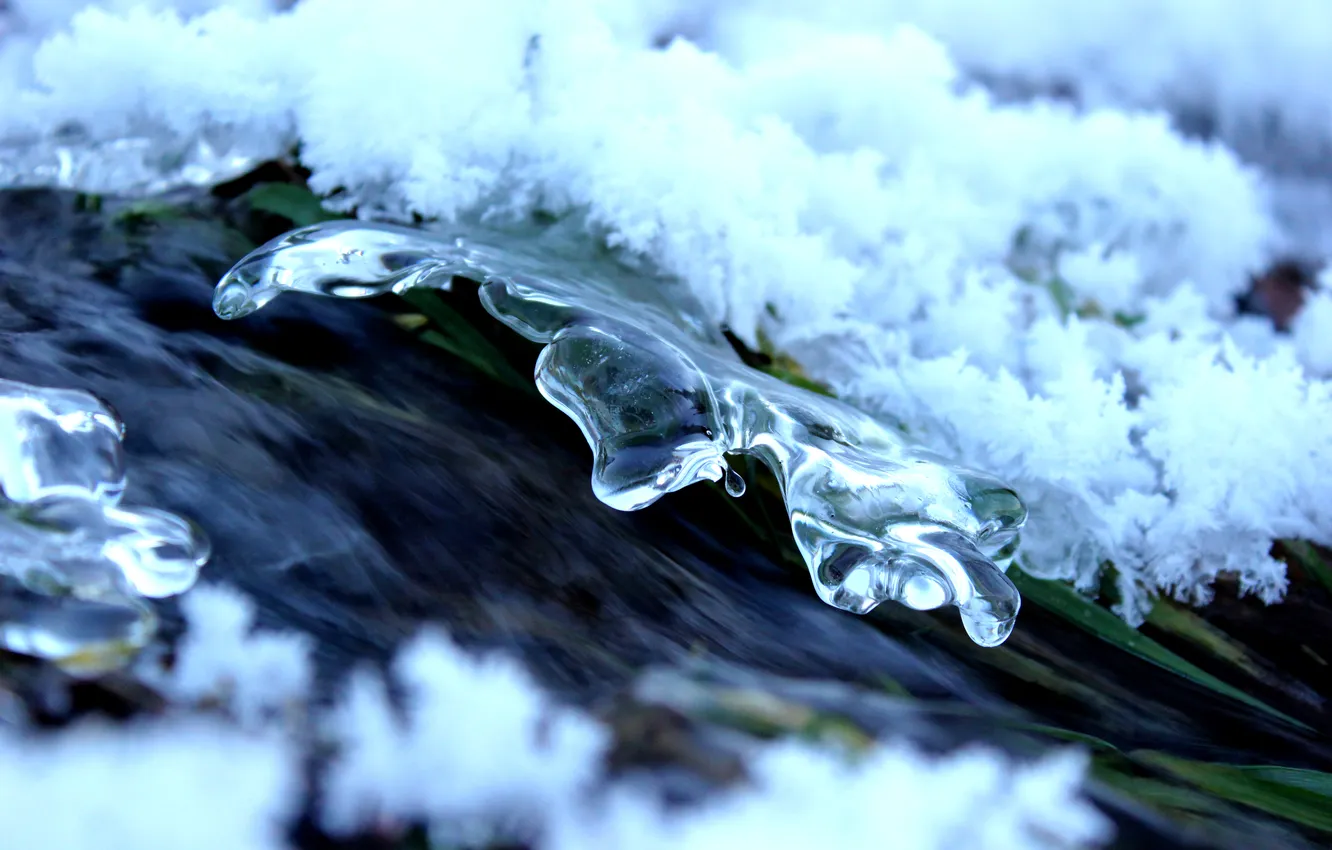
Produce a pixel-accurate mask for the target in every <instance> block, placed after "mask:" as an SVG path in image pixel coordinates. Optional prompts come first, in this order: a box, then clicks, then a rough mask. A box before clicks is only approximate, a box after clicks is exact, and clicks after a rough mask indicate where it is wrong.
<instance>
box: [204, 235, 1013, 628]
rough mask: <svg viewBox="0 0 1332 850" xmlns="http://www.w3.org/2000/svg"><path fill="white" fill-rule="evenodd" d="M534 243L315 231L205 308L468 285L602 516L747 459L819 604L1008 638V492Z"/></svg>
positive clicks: (658, 297)
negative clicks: (506, 337)
mask: <svg viewBox="0 0 1332 850" xmlns="http://www.w3.org/2000/svg"><path fill="white" fill-rule="evenodd" d="M549 241H550V240H549V239H546V238H539V237H532V238H528V239H516V238H514V237H512V236H506V235H504V234H499V233H493V232H486V231H480V230H473V231H468V232H463V233H461V235H455V236H452V237H450V238H441V237H439V236H437V235H431V234H429V233H426V232H423V231H419V230H411V229H407V228H399V227H393V226H389V225H382V224H369V223H364V222H332V223H325V224H319V225H314V226H311V227H305V228H301V229H298V230H295V231H292V232H290V233H288V234H285V235H283V236H281V237H279V238H277V239H275V240H273V241H271V242H269V243H268V244H267V245H264V246H263V247H261V248H259V249H258V250H256V251H255V252H253V253H252V254H250V255H249V256H247V257H246V258H244V259H243V260H241V261H240V262H239V263H237V264H236V266H235V267H234V268H233V269H232V270H231V271H230V272H228V273H227V275H226V276H225V277H224V278H223V279H222V281H221V282H220V283H219V284H218V287H217V290H216V292H215V294H214V300H213V306H214V309H215V310H216V312H217V313H218V315H220V316H221V317H223V318H226V319H236V318H240V317H242V316H245V315H247V314H249V313H251V312H253V311H255V310H257V309H259V308H261V307H263V306H264V305H265V304H267V303H268V302H270V301H271V300H272V299H273V298H274V297H276V296H277V295H279V294H281V293H283V292H307V293H313V294H319V295H331V296H338V297H343V298H365V297H370V296H374V295H380V294H384V293H388V292H395V293H402V292H404V291H405V290H407V289H410V288H413V287H434V288H439V289H446V288H448V286H449V283H450V281H451V279H452V278H453V277H454V276H460V277H466V278H471V279H474V280H477V281H479V282H480V284H481V289H480V297H481V301H482V303H483V304H484V305H485V308H486V310H488V311H489V312H490V313H491V314H492V315H493V316H495V318H497V319H499V320H500V321H501V322H503V323H504V324H505V325H507V326H509V327H510V328H512V329H513V330H514V331H516V332H518V333H519V334H521V335H523V336H524V337H526V338H527V339H530V340H533V341H535V342H539V343H544V344H545V348H544V349H543V350H542V352H541V355H540V357H539V358H538V360H537V366H536V383H537V387H538V388H539V389H540V391H541V394H542V395H543V396H544V397H545V398H546V399H547V400H548V401H550V402H551V403H552V404H554V405H555V406H556V407H558V408H559V409H560V410H562V411H564V413H566V414H567V415H568V416H569V417H570V418H572V419H573V420H574V421H575V422H576V423H578V427H579V428H580V429H581V430H582V432H583V436H584V437H585V438H586V439H587V442H588V445H589V446H591V449H592V454H593V465H592V488H593V490H594V491H595V493H596V495H597V497H598V498H599V499H601V501H603V502H605V503H606V504H607V505H610V506H611V507H613V508H618V509H620V510H638V509H640V508H644V507H646V506H648V505H650V504H652V503H653V502H655V501H656V500H657V499H659V498H661V497H662V496H663V495H665V494H666V493H670V492H673V491H675V490H679V489H681V488H682V487H686V486H688V485H690V484H693V483H695V482H698V481H703V480H709V481H723V480H724V482H725V485H726V489H727V490H728V492H730V493H731V494H732V495H737V496H738V495H740V494H741V493H743V491H744V482H743V480H741V479H740V476H739V475H738V474H737V473H736V471H735V470H734V469H732V468H731V467H730V466H729V464H728V460H727V458H728V456H730V455H737V454H738V455H750V456H753V457H755V458H757V459H759V460H761V461H762V462H763V463H765V464H767V466H768V467H769V468H770V469H771V470H772V471H773V473H774V474H775V475H776V477H777V480H778V482H779V483H780V485H781V490H782V495H783V498H784V499H785V502H786V509H787V513H788V515H789V517H790V521H791V529H792V531H793V533H794V535H795V541H796V544H797V546H798V547H799V549H800V552H801V554H802V555H803V556H804V559H805V562H806V564H807V565H808V567H809V572H810V575H811V577H812V578H813V580H814V587H815V589H816V590H817V592H818V594H819V596H820V597H821V598H822V599H823V600H824V601H825V602H827V603H829V604H831V605H834V606H836V607H838V608H841V609H844V610H846V611H852V612H855V613H859V614H863V613H865V612H868V611H870V610H871V609H873V608H874V607H875V606H877V605H878V604H879V603H880V602H883V601H885V600H894V601H897V602H900V603H902V604H904V605H907V606H909V607H911V608H915V609H918V610H929V609H934V608H939V607H941V606H944V605H950V604H951V605H955V606H957V608H958V609H959V610H960V612H961V616H962V622H963V624H964V626H965V627H966V630H967V633H968V634H969V635H970V636H971V637H972V639H973V640H975V641H976V642H977V643H979V644H981V645H983V646H995V645H998V644H999V643H1002V642H1003V641H1004V639H1005V638H1007V637H1008V635H1009V634H1010V633H1011V632H1012V630H1013V624H1014V621H1015V619H1016V617H1017V612H1018V607H1019V604H1020V602H1021V600H1020V598H1019V596H1018V592H1017V589H1016V588H1015V587H1014V586H1013V583H1012V582H1011V581H1009V579H1008V577H1007V576H1006V575H1005V574H1004V569H1005V568H1006V567H1007V564H1008V563H1009V562H1010V561H1011V559H1012V556H1013V554H1014V552H1015V550H1016V546H1017V534H1018V530H1019V529H1020V528H1021V526H1022V524H1023V522H1024V521H1025V520H1026V509H1025V508H1024V507H1023V504H1022V502H1021V500H1020V499H1019V498H1018V496H1017V494H1016V493H1014V492H1013V491H1012V490H1011V489H1009V488H1008V487H1007V486H1005V485H1004V484H1003V483H1002V482H1000V481H998V480H996V479H995V478H993V477H991V476H988V475H985V474H984V473H980V472H976V471H973V470H969V469H962V468H959V467H957V466H953V465H951V464H949V463H948V462H946V461H945V460H944V459H942V458H939V457H937V456H935V455H933V454H931V453H929V452H927V451H925V450H924V449H922V448H920V447H917V446H914V445H912V444H910V443H909V442H907V441H906V440H904V439H903V438H902V436H901V435H900V434H899V433H898V432H897V431H896V430H895V429H893V428H891V427H890V426H887V425H885V424H883V423H881V422H879V421H878V420H876V419H874V418H873V417H871V416H869V415H867V414H865V413H863V412H862V411H859V410H857V409H856V408H853V407H851V406H850V405H847V404H845V403H843V402H840V401H837V400H836V399H831V398H827V397H825V396H821V395H818V394H817V393H813V392H810V391H808V390H805V389H802V388H799V387H795V386H791V385H789V384H787V383H785V382H783V381H781V380H778V379H776V378H773V377H771V376H769V375H766V374H764V373H762V372H760V371H758V370H755V369H752V368H750V367H748V366H746V365H745V364H743V363H742V362H741V361H740V360H739V358H738V357H737V356H736V355H735V353H734V351H733V350H731V348H730V347H729V346H728V345H727V344H726V342H725V340H724V339H723V338H722V337H721V336H720V334H719V333H718V332H717V330H716V329H714V328H711V327H710V326H709V325H708V323H707V322H705V321H702V320H701V319H700V318H699V316H698V314H697V313H695V312H691V311H690V310H689V309H688V308H687V306H682V305H684V304H685V299H683V298H679V297H668V296H667V295H665V294H663V293H665V292H666V291H667V290H668V289H670V288H671V287H672V286H674V285H675V284H672V283H671V282H669V281H663V280H660V279H651V280H649V279H648V278H647V277H646V276H644V275H634V274H631V273H630V272H629V271H628V270H627V269H625V268H623V267H621V266H619V265H617V264H616V263H615V262H614V261H612V260H610V259H608V258H605V257H600V258H596V257H593V258H588V257H585V256H584V257H578V256H573V255H570V254H569V253H568V252H567V251H561V250H560V246H553V245H550V244H548V243H549ZM677 294H678V293H677Z"/></svg>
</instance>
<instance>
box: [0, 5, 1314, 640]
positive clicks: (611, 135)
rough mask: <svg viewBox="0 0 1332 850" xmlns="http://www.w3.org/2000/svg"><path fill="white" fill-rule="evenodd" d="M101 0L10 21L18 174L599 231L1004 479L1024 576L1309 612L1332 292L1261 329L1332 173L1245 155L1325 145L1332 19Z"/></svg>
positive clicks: (1092, 9)
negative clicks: (1216, 588)
mask: <svg viewBox="0 0 1332 850" xmlns="http://www.w3.org/2000/svg"><path fill="white" fill-rule="evenodd" d="M85 5H86V4H85V3H80V2H55V3H53V2H49V0H40V1H39V0H18V2H14V0H11V6H12V7H13V9H12V11H11V12H10V14H9V17H8V18H7V20H8V21H9V28H10V30H11V31H12V32H11V33H10V35H9V37H8V39H7V41H6V42H3V44H8V45H9V46H8V47H7V48H5V49H4V50H3V52H2V53H0V60H2V61H3V67H4V72H5V74H4V78H3V79H0V97H3V104H4V106H3V109H2V110H0V139H9V140H10V141H11V144H10V145H9V147H8V148H6V149H5V152H4V155H3V156H0V182H11V183H13V182H23V181H25V180H33V179H38V180H44V181H48V182H50V181H57V182H66V183H75V184H78V185H80V186H81V187H82V188H85V189H115V188H142V187H144V186H145V185H155V184H152V183H151V181H148V180H147V177H146V175H150V174H162V173H164V172H163V171H162V170H161V169H167V170H168V171H169V170H170V169H172V168H174V169H176V171H175V172H174V174H175V177H176V178H178V179H186V180H188V179H196V180H198V179H204V178H205V177H209V176H213V177H215V176H216V174H217V172H218V169H220V168H224V167H225V166H226V165H227V163H229V162H233V161H235V162H248V161H253V158H254V157H259V156H267V155H273V154H277V153H280V152H282V151H283V150H285V149H287V147H288V146H290V145H291V144H293V143H296V142H299V143H300V145H301V148H300V151H301V158H302V161H303V162H304V163H305V164H306V165H308V166H309V167H310V168H312V169H313V171H314V176H313V178H312V185H313V187H314V188H315V189H317V190H320V191H322V192H336V194H335V198H336V202H337V203H341V204H344V205H347V206H351V205H355V206H356V207H357V208H358V209H359V211H360V214H361V215H363V216H367V217H404V216H406V215H407V214H408V213H409V212H416V213H420V214H422V215H426V216H436V217H444V218H448V217H452V216H456V215H459V214H464V213H469V212H475V211H482V212H484V213H487V214H489V215H493V216H506V215H518V214H524V213H529V212H531V211H532V210H534V209H540V210H543V211H546V212H550V213H555V214H569V215H577V216H581V217H583V218H585V220H586V223H587V227H588V229H589V230H590V231H591V232H592V233H593V234H595V235H596V236H598V237H600V238H604V239H605V240H607V241H608V242H609V243H610V244H612V245H614V246H617V247H619V248H621V249H623V250H624V251H625V252H627V253H630V254H634V255H644V256H646V257H648V258H649V259H651V260H652V261H654V262H655V263H656V264H658V265H659V266H661V267H662V268H663V269H665V270H666V271H668V272H670V273H673V274H676V275H679V276H680V277H682V278H683V279H685V280H686V281H688V283H689V284H690V285H691V286H692V288H693V289H694V290H695V292H696V293H697V295H698V296H699V297H700V298H701V300H702V301H703V302H704V304H705V305H706V306H707V307H708V308H709V309H710V310H711V311H712V313H713V315H714V316H715V317H716V318H717V319H718V320H720V321H724V322H726V323H727V324H728V325H729V326H730V327H731V328H732V329H733V330H734V331H735V332H736V333H737V334H739V335H740V336H741V337H742V338H743V339H745V340H747V341H749V342H751V343H754V342H756V340H757V337H758V335H759V334H760V333H763V334H765V335H766V336H767V337H768V338H769V339H771V340H772V341H773V342H774V343H775V344H776V345H777V346H778V347H781V348H784V349H786V350H788V351H798V352H799V353H800V358H801V360H802V361H803V363H804V365H805V366H806V367H807V368H808V369H809V370H811V371H812V372H813V373H814V374H815V375H817V376H818V377H821V378H824V379H826V380H828V381H830V382H831V384H832V385H833V387H834V388H835V389H836V390H837V391H838V392H839V394H841V395H842V396H844V397H846V398H848V399H850V400H853V401H855V402H857V403H858V404H860V405H861V406H863V407H866V408H868V409H870V410H872V411H875V412H882V413H884V414H886V415H889V416H892V417H894V418H896V419H898V420H900V421H901V422H902V423H903V424H905V425H906V426H907V427H908V428H909V430H910V432H911V433H912V434H913V435H916V436H918V437H919V438H920V439H922V440H924V441H925V442H927V443H929V444H931V445H932V446H933V447H936V448H938V449H941V450H943V451H944V452H946V453H949V454H951V455H954V456H956V457H958V458H959V459H960V460H961V461H963V462H965V463H967V464H969V465H972V466H976V467H979V468H981V469H984V470H986V471H988V472H991V473H994V474H997V475H999V476H1000V477H1001V478H1004V479H1005V480H1007V481H1010V482H1011V483H1013V484H1014V485H1015V486H1016V487H1017V489H1018V490H1019V492H1021V493H1022V494H1023V496H1024V498H1025V499H1026V500H1027V501H1028V503H1029V504H1030V505H1031V507H1032V516H1031V520H1030V523H1029V526H1028V527H1029V532H1028V533H1027V536H1026V541H1025V551H1026V553H1027V554H1026V560H1025V564H1026V566H1027V567H1028V569H1029V570H1030V571H1031V572H1033V573H1035V574H1037V575H1040V576H1045V577H1052V578H1062V579H1067V580H1070V581H1072V582H1074V583H1076V584H1077V585H1079V586H1081V587H1092V586H1094V585H1095V584H1096V582H1097V579H1098V575H1099V573H1100V571H1101V569H1102V567H1103V565H1104V564H1107V563H1112V564H1113V565H1114V568H1115V569H1116V571H1117V575H1118V579H1119V584H1120V591H1121V596H1122V603H1121V606H1120V610H1121V613H1122V614H1123V615H1124V616H1125V617H1126V618H1127V619H1129V620H1130V621H1131V622H1137V621H1139V620H1140V619H1141V617H1142V616H1143V614H1144V612H1145V610H1146V607H1147V606H1148V605H1149V603H1150V599H1151V597H1152V596H1153V595H1154V594H1157V593H1169V594H1173V595H1176V596H1178V597H1180V598H1182V599H1187V600H1190V601H1194V602H1203V601H1206V600H1207V599H1208V598H1209V595H1210V593H1211V585H1212V583H1213V581H1214V579H1215V578H1216V576H1217V575H1218V574H1222V573H1226V574H1234V575H1237V576H1238V577H1239V583H1240V587H1241V588H1242V590H1244V591H1246V592H1252V593H1256V594H1258V595H1259V596H1261V597H1262V598H1263V599H1265V600H1268V601H1272V600H1276V599H1279V598H1280V597H1281V595H1282V593H1283V591H1284V588H1285V583H1286V578H1285V568H1284V565H1283V564H1281V563H1280V562H1278V561H1276V560H1274V559H1273V558H1272V557H1270V555H1269V549H1270V546H1271V543H1272V541H1273V539H1275V538H1281V537H1300V538H1306V539H1310V540H1314V541H1318V542H1321V543H1332V522H1330V521H1329V520H1330V519H1332V517H1330V516H1329V513H1330V512H1332V498H1329V496H1332V474H1329V473H1332V431H1329V430H1328V429H1326V428H1325V427H1323V425H1322V423H1324V422H1326V421H1328V418H1329V414H1330V413H1332V399H1329V394H1328V384H1327V383H1326V380H1325V379H1326V378H1327V377H1328V375H1329V374H1332V351H1329V349H1328V343H1327V340H1328V339H1329V338H1332V328H1328V327H1327V326H1326V325H1327V321H1328V320H1329V319H1330V318H1332V306H1330V305H1329V304H1328V303H1327V302H1328V301H1329V299H1332V295H1329V294H1327V293H1324V292H1316V293H1314V294H1313V295H1311V296H1310V300H1311V301H1312V302H1313V303H1312V304H1311V305H1310V308H1309V309H1308V310H1306V311H1305V314H1304V315H1302V316H1301V317H1300V318H1299V320H1298V321H1297V322H1296V324H1295V326H1294V330H1293V334H1291V335H1284V334H1283V335H1278V334H1277V333H1276V332H1275V331H1274V330H1273V329H1272V328H1271V326H1270V322H1268V321H1266V320H1264V319H1258V318H1255V317H1252V316H1240V315H1237V314H1236V311H1235V306H1234V304H1235V297H1236V296H1237V295H1238V294H1240V293H1241V292H1243V291H1244V290H1245V289H1246V288H1247V287H1248V283H1249V279H1250V275H1251V274H1252V273H1254V272H1256V271H1259V270H1261V269H1262V267H1263V266H1264V265H1265V264H1266V263H1267V262H1269V261H1270V260H1271V259H1272V257H1273V256H1274V255H1275V254H1276V252H1279V251H1290V250H1297V251H1301V250H1302V251H1304V252H1305V253H1306V254H1308V253H1316V252H1317V251H1318V250H1319V248H1320V245H1321V241H1322V240H1323V236H1324V235H1325V234H1326V232H1327V230H1326V228H1325V227H1324V225H1325V224H1327V221H1326V220H1324V219H1322V218H1319V217H1318V209H1317V208H1316V206H1313V205H1311V203H1312V202H1311V200H1310V199H1311V198H1315V196H1321V195H1320V193H1321V194H1323V195H1328V197H1329V198H1332V188H1329V186H1332V183H1321V184H1320V183H1318V182H1317V180H1316V179H1313V178H1311V179H1309V180H1305V181H1303V184H1302V185H1303V191H1302V193H1296V195H1291V193H1289V192H1285V191H1280V192H1275V193H1274V192H1273V191H1271V190H1272V189H1273V188H1274V187H1276V188H1280V187H1281V186H1286V185H1287V184H1288V183H1289V182H1290V175H1289V174H1274V175H1272V176H1271V178H1270V179H1269V178H1268V177H1267V176H1265V175H1264V174H1263V173H1262V172H1261V171H1260V170H1259V169H1258V168H1257V167H1256V166H1252V165H1246V164H1245V163H1244V162H1242V161H1241V159H1240V158H1239V156H1238V155H1237V154H1236V153H1234V152H1233V151H1232V149H1231V148H1229V147H1226V146H1225V143H1230V144H1232V145H1233V146H1234V149H1235V150H1241V151H1244V152H1245V155H1246V156H1249V157H1250V158H1251V159H1252V160H1253V161H1254V162H1257V163H1260V164H1261V163H1264V162H1277V161H1280V162H1283V163H1290V162H1298V161H1300V158H1301V157H1303V158H1304V160H1305V161H1307V162H1315V161H1317V159H1318V157H1319V155H1320V153H1322V152H1325V151H1328V150H1332V111H1330V108H1329V106H1328V103H1327V101H1326V98H1324V97H1323V96H1322V95H1321V92H1320V91H1319V90H1317V87H1312V88H1311V86H1313V84H1312V83H1310V82H1309V81H1310V80H1316V79H1325V78H1327V77H1329V76H1330V75H1332V7H1329V6H1326V5H1325V4H1321V3H1317V2H1313V0H1309V2H1303V0H1286V2H1273V3H1268V4H1262V5H1260V6H1253V5H1251V4H1246V3H1240V2H1238V0H1236V2H1226V3H1225V4H1224V7H1225V13H1224V14H1222V13H1221V9H1219V8H1218V7H1217V6H1216V4H1215V3H1206V4H1200V3H1197V2H1194V0H1170V2H1165V3H1161V2H1152V3H1145V2H1135V3H1122V2H1115V3H1111V2H1108V1H1107V2H1105V3H1094V4H1091V5H1090V6H1087V4H1083V5H1082V6H1079V8H1078V12H1077V14H1076V15H1074V14H1073V13H1072V12H1069V11H1068V10H1067V9H1066V8H1065V6H1064V5H1063V4H1059V3H1054V2H1052V0H1023V2H1022V3H1019V4H1017V5H1013V4H1004V5H1003V14H1002V16H1001V17H1000V18H996V17H995V16H996V15H999V12H998V9H999V7H996V6H992V5H990V4H985V3H981V2H979V0H950V2H944V3H925V2H915V0H909V1H908V0H903V2H895V3H883V2H873V3H871V2H865V3H859V2H850V0H848V2H841V3H837V2H833V3H828V2H818V3H815V2H799V0H782V2H776V3H758V2H746V1H745V0H736V2H729V3H713V2H686V0H674V2H672V0H640V2H636V3H631V2H625V0H548V2H540V0H522V2H511V3H504V4H479V3H466V2H441V0H385V2H378V3H366V2H360V0H304V2H301V3H298V4H296V5H295V6H294V7H293V8H292V9H290V10H286V11H279V10H276V9H273V8H268V4H267V3H266V2H264V0H246V2H235V3H225V2H216V0H215V2H206V0H191V2H186V0H179V2H177V3H176V4H175V6H177V7H179V8H170V7H171V6H172V5H173V4H171V3H168V2H166V1H165V0H156V2H153V3H146V4H142V3H135V2H131V0H114V2H113V1H112V0H105V2H102V3H96V4H93V5H91V6H89V7H88V8H83V7H84V6H85ZM284 5H285V4H284ZM80 10H81V11H80ZM76 12H77V13H76ZM1147 21H1150V22H1153V23H1150V24H1149V23H1144V22H1147ZM1037 24H1039V25H1037ZM670 36H675V37H674V38H671V37H670ZM948 45H953V46H955V50H956V53H957V55H958V56H959V57H960V58H961V59H962V60H964V61H965V63H966V68H967V72H966V73H964V72H963V71H960V70H959V67H958V66H957V65H956V64H954V61H953V59H951V58H950V54H949V47H948ZM1274 51H1276V52H1279V53H1280V54H1281V55H1282V56H1283V62H1282V63H1280V64H1279V65H1275V64H1272V63H1269V62H1267V61H1266V60H1264V59H1263V58H1262V57H1264V56H1270V55H1272V53H1273V52H1274ZM975 77H982V78H984V79H987V80H988V79H992V78H994V79H999V80H1000V81H1001V82H1002V81H1006V82H1005V83H1004V85H999V84H996V86H997V87H998V88H1006V89H1014V90H1018V91H1021V92H1024V93H1027V94H1030V93H1031V92H1040V91H1042V90H1056V89H1062V90H1071V91H1073V92H1075V93H1076V94H1077V96H1078V97H1081V98H1082V99H1083V101H1084V105H1083V106H1080V107H1075V106H1073V105H1069V104H1068V103H1064V102H1060V101H1056V100H1051V99H1043V98H1041V97H1039V96H1035V95H1031V96H1026V97H1024V99H1019V100H1010V101H1005V102H1002V103H1001V102H999V100H998V99H997V98H996V96H994V95H993V94H991V93H990V92H989V91H987V90H986V89H983V88H980V87H979V86H978V85H974V84H971V81H972V80H973V78H975ZM1086 104H1091V106H1087V105H1086ZM1143 106H1152V107H1163V108H1166V109H1173V110H1175V112H1176V114H1177V115H1178V116H1185V117H1188V119H1189V120H1190V121H1191V122H1192V123H1193V124H1195V125H1205V126H1206V127H1207V128H1211V129H1213V130H1215V131H1216V132H1217V133H1219V134H1220V135H1219V139H1220V141H1213V142H1207V143H1204V142H1200V141H1196V140H1191V139H1188V138H1185V137H1184V136H1183V135H1181V134H1180V132H1177V131H1176V130H1175V129H1173V128H1172V126H1173V125H1172V123H1171V119H1170V116H1169V115H1167V114H1166V113H1146V112H1139V111H1134V110H1135V109H1138V108H1140V107H1143ZM1181 120H1183V119H1181ZM1274 127H1275V128H1276V129H1275V131H1274V130H1273V128H1274ZM127 140H128V141H127ZM19 142H22V143H23V144H22V145H20V144H19ZM34 142H35V144H34ZM76 143H77V144H76ZM116 145H120V146H121V147H120V148H117V147H115V146H116ZM125 145H130V147H129V148H125V147H124V146H125ZM72 151H82V152H83V154H82V156H83V157H84V158H82V159H80V158H79V155H76V154H75V153H72ZM88 151H93V154H91V155H89V154H88V153H87V152H88ZM89 156H91V158H88V157H89ZM33 157H37V158H39V159H40V158H42V157H45V158H46V160H47V162H46V164H45V166H42V164H41V163H38V162H36V161H34V159H33ZM6 162H8V166H6V164H5V163H6ZM99 164H100V167H99ZM191 168H193V169H194V170H193V171H192V170H191ZM154 169H157V170H154ZM1283 181H1284V182H1283ZM1320 187H1321V188H1320ZM1273 198H1278V199H1279V200H1281V203H1280V204H1277V203H1275V202H1274V200H1273ZM1292 198H1294V200H1292ZM1315 200H1316V198H1315ZM1278 213H1280V215H1278ZM1311 234H1312V235H1311Z"/></svg>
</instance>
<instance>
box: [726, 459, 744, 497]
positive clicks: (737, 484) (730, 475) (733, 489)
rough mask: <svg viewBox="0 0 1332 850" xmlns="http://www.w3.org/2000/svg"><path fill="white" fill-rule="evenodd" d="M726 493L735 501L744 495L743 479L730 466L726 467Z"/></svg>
mask: <svg viewBox="0 0 1332 850" xmlns="http://www.w3.org/2000/svg"><path fill="white" fill-rule="evenodd" d="M726 492H727V493H730V494H731V495H732V496H734V497H735V498H737V499H738V498H740V497H741V496H743V495H745V479H743V478H741V477H740V473H738V472H736V471H735V469H734V467H730V466H728V467H726Z"/></svg>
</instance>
